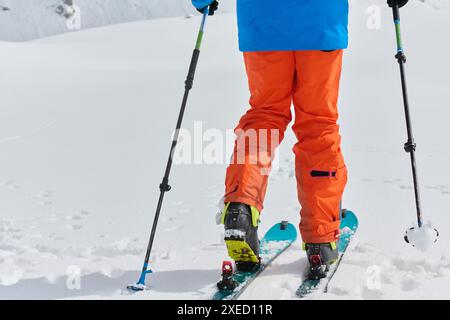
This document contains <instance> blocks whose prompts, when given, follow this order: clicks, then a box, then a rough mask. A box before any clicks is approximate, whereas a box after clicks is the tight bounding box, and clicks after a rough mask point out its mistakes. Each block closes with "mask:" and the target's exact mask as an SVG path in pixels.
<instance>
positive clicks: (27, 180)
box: [0, 0, 450, 299]
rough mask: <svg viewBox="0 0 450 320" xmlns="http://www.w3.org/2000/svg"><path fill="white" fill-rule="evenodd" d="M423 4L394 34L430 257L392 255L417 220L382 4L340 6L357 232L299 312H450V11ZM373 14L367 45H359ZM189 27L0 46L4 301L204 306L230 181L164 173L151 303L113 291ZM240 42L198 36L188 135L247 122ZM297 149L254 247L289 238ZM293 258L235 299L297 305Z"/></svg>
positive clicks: (135, 268)
mask: <svg viewBox="0 0 450 320" xmlns="http://www.w3.org/2000/svg"><path fill="white" fill-rule="evenodd" d="M427 2H428V1H427ZM430 3H431V4H432V5H431V6H430V5H428V4H426V3H422V2H420V1H413V2H411V3H410V4H408V6H407V7H405V9H402V26H403V33H404V34H403V38H404V42H405V48H406V54H407V57H408V63H407V77H408V84H409V91H410V92H409V93H410V101H411V112H412V117H413V126H414V133H415V137H416V140H417V141H416V142H417V145H418V149H417V157H418V159H417V161H418V169H419V174H420V183H421V186H422V200H423V209H424V215H425V220H426V221H428V220H430V221H432V222H433V224H434V225H435V226H436V227H437V228H438V229H439V231H440V233H441V236H440V238H439V241H438V242H437V243H436V244H435V245H434V246H433V247H432V248H431V249H430V250H429V251H428V252H426V253H422V252H420V251H418V250H416V249H414V248H412V247H411V246H409V245H407V244H406V243H405V242H404V241H403V234H404V232H405V230H406V229H407V228H409V227H411V226H413V225H414V220H415V208H414V197H413V190H412V179H411V169H410V164H409V157H408V155H407V154H406V153H405V152H404V151H403V143H404V142H405V141H406V129H405V124H404V114H403V105H402V100H401V88H400V76H399V71H398V65H397V63H396V61H395V59H394V54H395V34H394V28H393V24H392V17H391V12H390V10H389V9H388V8H387V7H386V6H385V4H384V1H381V0H380V1H369V0H353V1H351V21H350V37H351V44H350V48H349V49H348V50H347V51H346V54H345V63H344V72H343V78H342V90H341V97H340V102H339V104H340V113H341V117H340V124H341V133H342V136H343V146H342V147H343V150H344V153H345V158H346V161H347V165H348V168H349V184H348V188H347V190H346V193H345V196H344V205H345V207H347V208H349V209H352V210H353V211H355V212H356V213H357V214H358V216H359V219H360V229H359V230H358V233H357V235H356V237H355V239H354V241H352V244H351V246H350V248H349V250H348V253H347V254H346V255H345V257H344V259H343V262H342V264H341V266H340V268H339V272H338V273H337V274H336V275H335V278H334V279H333V281H332V282H331V284H330V287H329V293H327V294H324V295H323V294H321V295H316V296H313V297H312V298H316V299H448V298H450V289H449V288H450V247H449V243H450V148H449V141H448V137H449V131H450V129H449V126H448V119H449V118H450V108H449V101H450V92H449V84H450V80H449V74H450V61H449V60H448V59H446V56H445V52H447V51H448V50H449V49H450V48H449V46H450V45H449V43H448V42H446V41H444V39H445V38H444V36H445V32H446V30H448V29H449V28H450V11H448V10H446V8H448V7H449V6H448V1H433V2H431V1H430ZM373 4H376V5H379V6H380V8H381V18H382V21H381V28H380V29H370V28H368V27H367V21H368V17H369V14H368V13H367V11H366V10H367V8H368V6H369V5H373ZM437 9H442V10H437ZM199 22H200V17H199V16H196V17H195V18H191V19H185V18H181V17H180V18H169V19H155V20H152V21H142V22H135V23H127V24H121V25H115V26H109V27H103V28H98V29H91V30H87V31H82V32H76V33H70V34H65V35H61V36H56V37H52V38H46V39H41V40H38V41H32V42H24V43H8V42H0V90H1V100H0V298H1V299H15V298H22V299H34V298H39V299H73V298H76V299H86V298H94V299H100V298H101V299H107V298H114V299H207V298H209V297H210V295H211V293H212V292H213V290H214V287H215V282H216V281H217V280H218V278H219V274H220V266H221V261H222V260H223V259H226V258H227V255H226V250H225V247H224V244H223V241H222V237H223V231H222V228H221V227H220V226H217V225H216V224H215V221H214V220H215V219H214V217H215V213H216V210H217V209H216V204H217V202H218V199H219V198H220V197H221V196H222V193H223V180H224V174H225V168H226V164H222V165H177V166H175V167H174V168H173V171H172V177H171V184H172V186H173V190H172V191H171V192H170V193H169V194H167V196H166V199H165V203H164V207H163V211H162V213H161V220H160V224H159V228H158V232H157V235H156V242H155V246H154V251H153V254H152V257H151V262H152V268H153V270H154V272H155V273H154V274H152V275H149V276H148V279H147V283H148V284H149V285H150V287H151V290H149V291H145V292H141V293H137V294H133V295H131V294H129V293H128V292H127V291H126V290H125V286H126V285H127V284H128V283H131V282H134V281H136V280H137V279H138V276H139V270H140V268H141V266H142V262H143V261H142V260H143V257H144V254H145V248H146V245H147V240H148V236H149V232H150V228H151V223H152V220H153V214H154V210H155V207H156V201H157V198H158V193H159V190H158V185H159V183H160V181H161V178H162V175H163V169H164V166H165V163H166V160H167V155H168V151H169V145H170V138H171V133H172V130H173V127H174V125H175V121H176V117H177V115H178V111H179V104H180V101H181V97H182V94H183V90H184V87H183V81H184V79H185V76H186V72H187V67H188V63H189V59H190V57H191V52H192V49H193V45H194V43H195V37H196V33H197V30H198V25H199ZM236 39H237V30H236V19H235V16H234V14H231V13H230V14H221V15H218V16H215V17H213V18H211V19H209V20H208V22H207V29H206V35H205V39H204V46H203V48H202V54H201V57H200V62H199V66H198V72H197V77H196V82H195V85H194V89H193V91H192V94H191V98H190V100H189V104H188V108H187V111H186V118H185V121H184V128H186V129H189V130H192V129H193V127H194V122H195V121H202V124H203V127H204V129H205V130H206V129H208V128H218V129H220V130H225V129H231V128H233V127H234V126H235V124H236V123H237V121H238V119H239V117H240V115H241V114H242V113H243V112H244V111H245V110H246V109H247V106H248V89H247V82H246V77H245V72H244V66H243V62H242V57H241V54H240V53H239V51H238V48H237V40H236ZM294 142H295V141H294V137H293V134H292V133H291V132H290V129H289V132H288V134H287V137H286V139H285V141H284V143H283V145H282V147H281V149H280V158H279V159H280V168H279V169H278V170H277V171H275V172H273V175H272V177H271V182H270V186H269V190H268V195H267V201H266V207H265V210H264V213H263V217H262V224H261V227H260V231H261V233H262V232H264V231H265V230H267V229H268V228H269V227H270V226H271V225H272V224H273V223H276V222H279V221H280V220H283V219H284V220H286V219H288V220H290V221H291V222H293V223H294V224H297V223H298V221H299V215H298V211H299V205H298V203H297V198H296V190H295V178H294V175H293V170H294V169H293V154H292V151H291V147H292V145H293V144H294ZM224 157H225V156H224ZM226 157H228V155H227V156H226ZM300 247H301V246H300V241H297V243H296V244H295V245H294V246H293V247H292V248H291V249H290V250H289V251H287V252H286V253H285V254H284V255H283V256H282V257H280V258H279V259H278V260H277V261H276V262H275V263H274V264H273V265H272V266H271V267H270V268H269V269H268V270H267V271H265V272H264V274H262V275H261V276H260V277H259V278H258V279H257V280H256V281H255V282H254V283H253V284H252V285H251V286H250V287H249V288H248V290H247V291H246V293H245V294H244V295H243V296H242V298H243V299H294V293H295V289H296V288H297V286H298V285H299V282H300V280H301V273H302V271H303V269H304V268H305V266H306V259H305V256H304V253H303V252H302V251H301V249H300ZM78 272H80V273H81V278H80V279H79V278H78V277H77V274H78Z"/></svg>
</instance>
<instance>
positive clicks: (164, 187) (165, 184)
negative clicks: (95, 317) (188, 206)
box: [127, 8, 209, 291]
mask: <svg viewBox="0 0 450 320" xmlns="http://www.w3.org/2000/svg"><path fill="white" fill-rule="evenodd" d="M208 13H209V10H208V8H205V10H204V12H203V17H202V21H201V24H200V30H199V32H198V35H197V41H196V44H195V49H194V52H193V54H192V58H191V63H190V66H189V71H188V75H187V77H186V81H185V90H184V96H183V101H182V103H181V108H180V112H179V115H178V120H177V124H176V128H175V133H174V136H173V140H172V145H171V148H170V153H169V158H168V160H167V165H166V170H165V173H164V177H163V179H162V182H161V184H160V185H159V190H160V194H159V200H158V205H157V207H156V213H155V217H154V220H153V226H152V230H151V233H150V239H149V242H148V246H147V252H146V254H145V260H144V265H143V266H142V272H141V276H140V277H139V280H138V282H137V283H136V284H131V285H129V286H128V287H127V288H128V289H130V290H134V291H141V290H144V289H145V288H146V287H145V277H146V275H147V274H149V273H152V271H151V269H150V268H149V260H150V254H151V251H152V247H153V241H154V239H155V234H156V228H157V225H158V219H159V215H160V213H161V208H162V204H163V200H164V195H165V193H166V192H168V191H170V189H171V188H172V187H171V186H170V185H169V176H170V171H171V169H172V162H173V153H174V151H175V148H176V146H177V143H178V137H179V132H180V128H181V124H182V122H183V117H184V112H185V110H186V104H187V101H188V97H189V91H190V90H191V89H192V86H193V84H194V76H195V71H196V69H197V63H198V60H199V56H200V47H201V45H202V40H203V34H204V30H205V24H206V17H207V16H208Z"/></svg>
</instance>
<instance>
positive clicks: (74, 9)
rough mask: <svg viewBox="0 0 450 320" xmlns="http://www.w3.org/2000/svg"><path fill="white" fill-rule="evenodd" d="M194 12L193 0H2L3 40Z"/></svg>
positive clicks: (224, 6) (226, 5) (226, 7)
mask: <svg viewBox="0 0 450 320" xmlns="http://www.w3.org/2000/svg"><path fill="white" fill-rule="evenodd" d="M70 3H72V4H73V5H72V6H71V5H70ZM67 4H69V5H67ZM234 5H235V4H234V1H224V2H223V3H221V12H229V11H231V10H233V7H234ZM194 13H195V9H194V8H193V6H192V2H191V0H127V1H123V0H0V41H1V40H3V41H25V40H32V39H39V38H42V37H48V36H51V35H56V34H60V33H66V32H73V31H77V30H80V29H83V30H84V29H88V28H93V27H99V26H104V25H110V24H116V23H125V22H131V21H138V20H147V19H156V18H162V17H176V16H191V15H193V14H194Z"/></svg>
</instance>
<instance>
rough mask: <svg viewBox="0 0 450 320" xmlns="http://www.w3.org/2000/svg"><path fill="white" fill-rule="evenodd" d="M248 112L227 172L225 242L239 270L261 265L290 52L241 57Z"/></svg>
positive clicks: (286, 116) (291, 70) (286, 114)
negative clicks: (263, 216) (263, 217)
mask: <svg viewBox="0 0 450 320" xmlns="http://www.w3.org/2000/svg"><path fill="white" fill-rule="evenodd" d="M244 58H245V65H246V70H247V74H248V79H249V86H250V92H251V98H250V105H251V108H250V110H248V112H247V113H246V114H245V115H244V116H243V117H242V118H241V120H240V122H239V124H238V126H237V127H236V130H235V133H236V143H235V147H234V154H233V158H232V160H231V163H230V165H229V167H228V169H227V176H226V182H225V183H226V195H225V203H226V206H225V209H224V212H223V214H222V222H223V223H224V225H225V242H226V244H227V248H228V253H229V255H230V257H232V258H233V259H234V260H235V262H236V266H237V268H238V269H240V270H251V269H253V268H254V267H255V266H257V265H259V240H258V233H257V230H258V219H259V213H260V212H261V210H262V208H263V202H264V196H265V193H266V188H267V180H268V174H269V171H270V168H271V165H272V159H273V156H274V153H275V149H276V147H277V146H278V145H279V143H280V142H281V140H282V139H283V136H284V132H285V130H286V127H287V125H288V123H289V122H290V121H291V119H292V118H291V111H290V107H291V102H292V92H293V87H292V85H293V79H294V74H295V64H294V52H252V53H244Z"/></svg>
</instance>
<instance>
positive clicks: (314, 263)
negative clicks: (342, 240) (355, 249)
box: [304, 242, 339, 280]
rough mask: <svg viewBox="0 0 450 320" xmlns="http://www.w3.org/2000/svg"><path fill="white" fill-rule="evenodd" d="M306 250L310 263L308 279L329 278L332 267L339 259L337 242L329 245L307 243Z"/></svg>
mask: <svg viewBox="0 0 450 320" xmlns="http://www.w3.org/2000/svg"><path fill="white" fill-rule="evenodd" d="M304 250H306V255H307V256H308V261H309V271H308V276H307V278H308V279H309V280H319V279H322V278H325V277H326V276H327V273H328V271H329V270H330V266H331V265H332V264H333V263H335V262H336V261H337V259H338V257H339V252H338V248H337V245H336V242H328V243H314V244H313V243H306V244H304Z"/></svg>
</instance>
